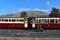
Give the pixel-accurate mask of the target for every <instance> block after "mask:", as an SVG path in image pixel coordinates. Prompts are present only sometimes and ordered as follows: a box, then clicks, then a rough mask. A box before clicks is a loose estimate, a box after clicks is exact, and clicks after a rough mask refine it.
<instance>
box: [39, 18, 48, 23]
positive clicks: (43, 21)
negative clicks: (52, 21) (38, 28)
mask: <svg viewBox="0 0 60 40" xmlns="http://www.w3.org/2000/svg"><path fill="white" fill-rule="evenodd" d="M39 23H47V20H46V19H42V20H39Z"/></svg>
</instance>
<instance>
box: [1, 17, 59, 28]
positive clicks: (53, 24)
mask: <svg viewBox="0 0 60 40" xmlns="http://www.w3.org/2000/svg"><path fill="white" fill-rule="evenodd" d="M39 25H41V26H42V27H43V28H44V29H57V28H58V29H60V18H0V28H20V29H24V28H30V29H31V28H37V27H38V26H39Z"/></svg>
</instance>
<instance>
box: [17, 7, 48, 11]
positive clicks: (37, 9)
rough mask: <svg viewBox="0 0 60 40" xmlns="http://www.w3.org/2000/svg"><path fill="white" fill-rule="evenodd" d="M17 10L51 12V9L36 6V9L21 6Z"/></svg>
mask: <svg viewBox="0 0 60 40" xmlns="http://www.w3.org/2000/svg"><path fill="white" fill-rule="evenodd" d="M17 10H18V11H45V12H49V10H46V9H39V8H34V9H30V8H19V9H17Z"/></svg>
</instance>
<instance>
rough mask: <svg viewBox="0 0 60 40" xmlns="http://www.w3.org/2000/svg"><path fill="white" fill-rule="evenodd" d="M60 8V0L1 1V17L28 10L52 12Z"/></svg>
mask: <svg viewBox="0 0 60 40" xmlns="http://www.w3.org/2000/svg"><path fill="white" fill-rule="evenodd" d="M53 7H56V8H60V0H0V15H3V14H7V13H15V12H20V11H27V10H29V11H30V10H42V11H48V12H49V11H51V9H52V8H53Z"/></svg>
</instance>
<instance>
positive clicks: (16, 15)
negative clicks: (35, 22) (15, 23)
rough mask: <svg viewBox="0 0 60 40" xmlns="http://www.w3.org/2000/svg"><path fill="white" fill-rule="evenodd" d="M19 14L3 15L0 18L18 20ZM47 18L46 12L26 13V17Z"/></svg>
mask: <svg viewBox="0 0 60 40" xmlns="http://www.w3.org/2000/svg"><path fill="white" fill-rule="evenodd" d="M20 13H21V12H18V13H11V14H5V15H1V16H0V18H11V17H13V18H19V17H20ZM31 16H33V17H49V14H48V12H43V11H28V12H27V17H31Z"/></svg>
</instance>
